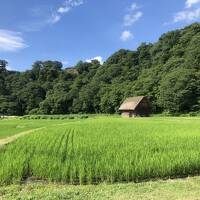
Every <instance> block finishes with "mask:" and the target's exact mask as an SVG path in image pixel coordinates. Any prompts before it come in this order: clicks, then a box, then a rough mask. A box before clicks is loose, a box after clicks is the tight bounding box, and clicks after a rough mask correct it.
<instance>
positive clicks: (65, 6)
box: [57, 0, 83, 14]
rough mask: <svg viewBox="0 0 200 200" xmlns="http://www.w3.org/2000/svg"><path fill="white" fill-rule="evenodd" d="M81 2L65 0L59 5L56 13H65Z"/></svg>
mask: <svg viewBox="0 0 200 200" xmlns="http://www.w3.org/2000/svg"><path fill="white" fill-rule="evenodd" d="M82 4H83V0H66V1H65V2H64V3H63V6H61V7H60V8H59V9H58V10H57V12H58V13H61V14H63V13H67V12H69V11H70V10H71V9H72V8H74V7H77V6H80V5H82Z"/></svg>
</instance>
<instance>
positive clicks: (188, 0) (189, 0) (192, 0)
mask: <svg viewBox="0 0 200 200" xmlns="http://www.w3.org/2000/svg"><path fill="white" fill-rule="evenodd" d="M198 3H200V0H186V2H185V6H186V8H191V7H192V6H193V5H195V4H198Z"/></svg>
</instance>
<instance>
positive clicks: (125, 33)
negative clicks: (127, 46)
mask: <svg viewBox="0 0 200 200" xmlns="http://www.w3.org/2000/svg"><path fill="white" fill-rule="evenodd" d="M120 38H121V40H122V41H124V42H126V41H128V40H131V39H133V38H134V36H133V34H132V33H131V32H130V31H128V30H126V31H123V32H122V34H121V37H120Z"/></svg>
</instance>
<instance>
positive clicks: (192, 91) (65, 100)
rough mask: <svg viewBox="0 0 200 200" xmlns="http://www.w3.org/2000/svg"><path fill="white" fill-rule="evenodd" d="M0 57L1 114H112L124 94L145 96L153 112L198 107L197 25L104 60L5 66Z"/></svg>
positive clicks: (199, 61)
mask: <svg viewBox="0 0 200 200" xmlns="http://www.w3.org/2000/svg"><path fill="white" fill-rule="evenodd" d="M6 65H7V62H6V61H5V60H0V113H3V114H6V115H24V114H68V113H117V112H118V108H119V106H120V104H121V102H122V101H123V100H124V99H125V98H126V97H129V96H136V95H145V96H148V97H149V98H150V101H151V103H152V112H154V113H156V112H164V111H167V112H171V113H184V112H191V111H200V23H194V24H192V25H190V26H187V27H185V28H184V29H181V30H175V31H171V32H168V33H166V34H163V35H162V36H161V37H160V39H159V40H158V42H156V43H155V44H147V43H142V44H141V45H140V46H139V47H138V49H137V50H135V51H131V50H125V49H121V50H119V51H118V52H116V53H114V54H113V55H111V56H110V57H109V58H108V59H107V61H105V62H104V64H102V65H101V64H100V63H99V62H98V61H96V60H94V61H92V62H90V63H88V62H83V61H80V62H78V64H77V65H76V66H74V67H73V68H66V69H64V68H63V66H62V64H61V63H60V62H57V61H37V62H35V63H34V64H33V66H32V69H31V70H27V71H25V72H15V71H8V70H6Z"/></svg>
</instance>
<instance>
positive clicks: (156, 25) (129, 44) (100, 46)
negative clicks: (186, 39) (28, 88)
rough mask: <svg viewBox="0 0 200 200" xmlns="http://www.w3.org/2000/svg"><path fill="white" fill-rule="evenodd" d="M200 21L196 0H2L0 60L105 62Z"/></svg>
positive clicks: (17, 65) (19, 66) (13, 64)
mask: <svg viewBox="0 0 200 200" xmlns="http://www.w3.org/2000/svg"><path fill="white" fill-rule="evenodd" d="M199 21H200V0H167V1H164V0H163V1H161V0H148V1H147V0H123V1H122V0H14V1H13V0H1V12H0V59H6V60H8V62H9V68H12V69H14V70H19V71H23V70H26V69H30V68H31V65H32V63H33V62H34V61H36V60H49V59H50V60H58V61H61V62H63V64H64V66H65V67H68V66H73V65H74V64H76V63H77V62H78V61H79V60H83V61H85V60H87V61H89V60H90V59H92V58H97V59H99V60H106V59H107V58H108V57H109V56H110V55H111V54H113V53H114V52H115V51H117V50H119V49H121V48H125V49H131V50H134V49H136V48H137V47H138V46H139V45H140V44H141V43H142V42H155V41H157V39H158V38H159V36H160V35H161V34H162V33H164V32H167V31H170V30H173V29H176V28H182V27H184V26H186V25H188V24H190V23H192V22H199Z"/></svg>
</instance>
